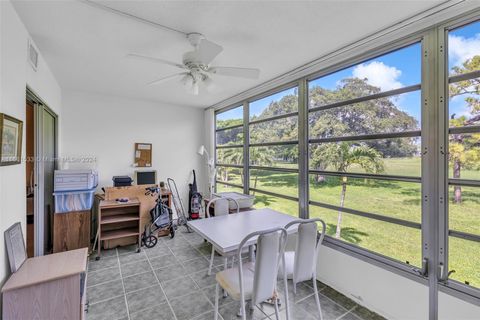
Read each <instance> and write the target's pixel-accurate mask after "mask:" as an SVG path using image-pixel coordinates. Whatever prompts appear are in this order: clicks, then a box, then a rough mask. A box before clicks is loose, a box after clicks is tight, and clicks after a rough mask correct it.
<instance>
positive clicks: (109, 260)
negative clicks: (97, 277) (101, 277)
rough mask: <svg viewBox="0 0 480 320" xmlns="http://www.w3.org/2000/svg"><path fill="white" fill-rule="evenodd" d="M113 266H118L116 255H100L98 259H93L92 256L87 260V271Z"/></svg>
mask: <svg viewBox="0 0 480 320" xmlns="http://www.w3.org/2000/svg"><path fill="white" fill-rule="evenodd" d="M115 266H118V258H117V257H101V258H100V260H95V258H93V259H90V261H89V262H88V271H95V270H101V269H106V268H111V267H115Z"/></svg>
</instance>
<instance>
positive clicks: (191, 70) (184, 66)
mask: <svg viewBox="0 0 480 320" xmlns="http://www.w3.org/2000/svg"><path fill="white" fill-rule="evenodd" d="M80 1H81V2H84V3H86V4H89V5H91V6H93V7H96V8H100V9H103V10H106V11H109V12H110V13H114V14H117V15H121V16H124V17H127V18H130V19H133V20H136V21H138V22H141V23H145V24H148V25H150V26H154V27H157V28H160V29H163V30H166V31H170V32H175V33H179V34H182V35H183V36H185V37H186V38H187V40H188V41H189V42H190V44H191V45H192V46H193V48H194V49H193V51H189V52H186V53H184V54H183V57H182V63H176V62H172V61H169V60H165V59H162V58H156V57H150V56H145V55H142V54H138V53H130V54H127V57H128V58H133V59H140V60H143V61H150V62H155V63H162V64H166V65H170V66H174V67H177V68H179V69H181V70H182V71H181V72H178V73H175V74H172V75H168V76H165V77H161V78H159V79H156V80H154V81H151V82H149V83H148V85H156V84H161V83H164V82H166V81H171V80H174V79H179V80H180V83H182V84H183V85H184V86H185V87H186V88H187V90H188V92H190V93H192V94H194V95H198V94H199V92H200V87H204V88H205V89H206V90H207V91H210V90H211V89H213V88H214V87H215V84H214V79H212V75H222V76H229V77H237V78H246V79H258V77H259V76H260V70H259V69H254V68H237V67H220V66H212V65H211V62H212V61H213V59H215V57H216V56H218V55H219V54H220V53H221V52H222V51H223V47H222V46H220V45H218V44H215V43H213V42H211V41H209V40H207V39H206V38H205V36H204V35H202V34H200V33H197V32H184V31H181V30H178V29H174V28H171V27H168V26H164V25H161V24H159V23H156V22H153V21H150V20H146V19H143V18H140V17H137V16H134V15H132V14H130V13H127V12H123V11H120V10H117V9H114V8H112V7H109V6H106V5H104V4H101V3H98V2H96V1H91V0H80Z"/></svg>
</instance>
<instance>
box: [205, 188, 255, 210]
mask: <svg viewBox="0 0 480 320" xmlns="http://www.w3.org/2000/svg"><path fill="white" fill-rule="evenodd" d="M213 195H214V196H216V197H219V198H232V199H235V200H237V202H238V205H239V206H240V209H245V208H251V207H253V201H254V200H255V196H251V195H248V194H243V193H239V192H218V193H214V194H213ZM230 202H231V203H230V208H235V203H234V202H233V201H230Z"/></svg>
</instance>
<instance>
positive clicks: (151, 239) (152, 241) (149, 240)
mask: <svg viewBox="0 0 480 320" xmlns="http://www.w3.org/2000/svg"><path fill="white" fill-rule="evenodd" d="M142 241H143V244H144V245H145V247H147V248H153V247H155V245H156V244H157V241H158V239H157V237H155V236H154V235H153V234H151V235H149V236H147V237H143V239H142Z"/></svg>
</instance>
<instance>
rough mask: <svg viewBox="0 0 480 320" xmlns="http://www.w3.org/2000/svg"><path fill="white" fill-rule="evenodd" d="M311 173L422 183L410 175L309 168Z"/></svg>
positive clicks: (418, 178) (420, 179) (419, 179)
mask: <svg viewBox="0 0 480 320" xmlns="http://www.w3.org/2000/svg"><path fill="white" fill-rule="evenodd" d="M308 172H309V174H317V175H325V176H333V177H349V178H360V179H376V180H390V181H403V182H415V183H421V182H422V178H420V177H409V176H395V175H382V174H372V173H354V172H336V171H323V170H309V171H308Z"/></svg>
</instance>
